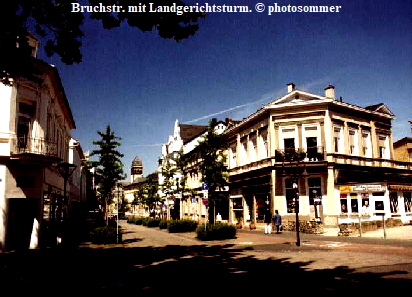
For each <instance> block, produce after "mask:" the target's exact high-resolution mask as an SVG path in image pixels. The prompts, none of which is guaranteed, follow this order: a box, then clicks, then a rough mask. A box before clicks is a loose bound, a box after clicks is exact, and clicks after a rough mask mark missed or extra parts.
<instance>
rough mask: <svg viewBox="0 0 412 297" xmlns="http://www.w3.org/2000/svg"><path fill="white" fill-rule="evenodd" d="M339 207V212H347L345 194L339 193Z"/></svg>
mask: <svg viewBox="0 0 412 297" xmlns="http://www.w3.org/2000/svg"><path fill="white" fill-rule="evenodd" d="M340 209H341V212H344V213H347V212H348V197H347V195H346V194H340Z"/></svg>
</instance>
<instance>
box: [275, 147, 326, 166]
mask: <svg viewBox="0 0 412 297" xmlns="http://www.w3.org/2000/svg"><path fill="white" fill-rule="evenodd" d="M324 160H325V149H324V147H323V146H314V147H307V148H298V149H295V148H286V149H283V150H275V161H276V162H280V163H283V162H297V161H299V162H318V161H324Z"/></svg>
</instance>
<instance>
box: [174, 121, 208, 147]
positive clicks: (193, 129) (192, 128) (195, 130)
mask: <svg viewBox="0 0 412 297" xmlns="http://www.w3.org/2000/svg"><path fill="white" fill-rule="evenodd" d="M179 127H180V137H181V139H182V140H183V143H185V142H187V141H189V140H191V139H193V138H194V137H196V136H198V135H200V134H202V133H204V132H206V131H207V127H208V126H204V125H186V124H179Z"/></svg>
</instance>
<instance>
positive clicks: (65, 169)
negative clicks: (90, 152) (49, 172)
mask: <svg viewBox="0 0 412 297" xmlns="http://www.w3.org/2000/svg"><path fill="white" fill-rule="evenodd" d="M76 168H77V166H76V165H74V164H71V163H67V162H62V163H59V164H58V165H57V171H58V172H59V174H60V175H61V177H63V181H64V185H63V203H62V207H63V206H64V207H65V209H64V211H63V219H65V218H66V207H67V193H66V189H67V181H68V180H69V178H70V176H71V175H72V174H73V172H74V170H75V169H76ZM59 219H61V217H60V218H59ZM64 223H65V222H64Z"/></svg>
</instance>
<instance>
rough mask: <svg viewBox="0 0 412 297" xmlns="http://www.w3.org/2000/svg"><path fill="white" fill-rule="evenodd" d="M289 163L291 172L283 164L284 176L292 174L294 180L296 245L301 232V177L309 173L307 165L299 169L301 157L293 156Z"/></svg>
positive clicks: (298, 243) (298, 244) (298, 242)
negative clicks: (301, 169) (287, 171)
mask: <svg viewBox="0 0 412 297" xmlns="http://www.w3.org/2000/svg"><path fill="white" fill-rule="evenodd" d="M289 164H290V165H291V166H290V168H291V172H290V173H289V174H287V173H286V170H285V166H284V163H283V164H282V174H281V176H282V177H288V176H290V177H291V178H292V179H293V180H292V188H293V201H294V208H295V216H296V246H300V233H299V228H300V224H299V177H307V176H308V175H309V174H308V173H307V171H306V165H304V167H303V172H300V171H299V168H300V160H299V158H291V159H290V160H289Z"/></svg>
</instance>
